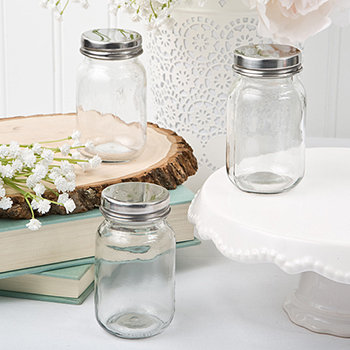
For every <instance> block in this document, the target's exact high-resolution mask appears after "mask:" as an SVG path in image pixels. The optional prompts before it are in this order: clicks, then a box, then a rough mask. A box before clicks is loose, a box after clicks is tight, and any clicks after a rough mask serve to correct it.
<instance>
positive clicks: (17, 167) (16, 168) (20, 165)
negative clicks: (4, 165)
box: [12, 158, 23, 172]
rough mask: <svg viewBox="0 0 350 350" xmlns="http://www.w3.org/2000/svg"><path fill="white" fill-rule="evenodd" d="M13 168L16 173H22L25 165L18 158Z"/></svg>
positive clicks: (13, 163)
mask: <svg viewBox="0 0 350 350" xmlns="http://www.w3.org/2000/svg"><path fill="white" fill-rule="evenodd" d="M12 168H13V170H14V171H15V172H16V171H21V170H22V169H23V163H22V162H21V161H20V160H19V159H18V158H17V159H15V160H14V161H13V162H12Z"/></svg>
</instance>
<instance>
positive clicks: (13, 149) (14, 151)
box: [8, 141, 20, 158]
mask: <svg viewBox="0 0 350 350" xmlns="http://www.w3.org/2000/svg"><path fill="white" fill-rule="evenodd" d="M8 151H9V154H8V155H9V156H10V157H12V158H16V157H18V156H19V154H20V147H19V144H18V142H15V141H12V142H11V143H10V146H9V147H8Z"/></svg>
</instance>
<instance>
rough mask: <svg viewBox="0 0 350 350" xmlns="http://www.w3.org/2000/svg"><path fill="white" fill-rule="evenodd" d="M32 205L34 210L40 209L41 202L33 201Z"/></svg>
mask: <svg viewBox="0 0 350 350" xmlns="http://www.w3.org/2000/svg"><path fill="white" fill-rule="evenodd" d="M30 205H31V206H32V208H33V209H34V210H36V209H38V208H39V202H38V201H37V200H36V199H32V201H31V202H30Z"/></svg>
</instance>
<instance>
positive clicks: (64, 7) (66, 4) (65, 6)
mask: <svg viewBox="0 0 350 350" xmlns="http://www.w3.org/2000/svg"><path fill="white" fill-rule="evenodd" d="M68 4H69V0H67V1H66V3H65V5H64V6H63V9H62V11H61V12H60V15H61V16H62V15H63V12H64V10H65V9H66V8H67V6H68Z"/></svg>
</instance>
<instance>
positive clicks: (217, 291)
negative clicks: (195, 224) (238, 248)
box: [0, 241, 350, 350]
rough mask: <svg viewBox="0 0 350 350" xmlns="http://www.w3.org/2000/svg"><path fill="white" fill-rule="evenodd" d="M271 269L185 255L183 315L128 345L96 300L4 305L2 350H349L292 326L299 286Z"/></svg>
mask: <svg viewBox="0 0 350 350" xmlns="http://www.w3.org/2000/svg"><path fill="white" fill-rule="evenodd" d="M297 279H298V276H297V275H294V276H290V275H287V274H285V273H283V272H282V271H280V270H279V269H278V268H277V267H274V266H273V265H268V264H259V265H249V264H239V263H236V262H234V261H231V260H229V259H226V258H224V257H223V256H222V255H221V254H220V253H218V252H217V250H216V249H215V247H214V246H213V245H212V243H211V242H207V241H205V242H203V243H202V244H201V245H199V246H196V247H190V248H184V249H182V250H179V251H178V254H177V273H176V312H175V318H174V320H173V322H172V324H171V325H170V326H169V328H168V329H166V330H165V331H164V333H162V334H160V335H158V336H155V337H153V338H149V339H143V340H124V339H119V338H117V337H114V336H112V335H110V334H108V333H107V332H105V331H104V330H103V329H102V328H101V327H100V326H99V325H98V324H97V322H96V321H95V316H94V305H93V296H92V295H90V297H89V298H88V299H87V300H86V301H85V303H84V304H83V305H80V306H75V305H65V304H55V303H48V302H37V301H30V300H21V299H11V298H0V310H1V316H0V348H1V349H4V350H17V349H21V350H23V349H25V350H30V349H33V350H34V349H35V350H39V349H45V350H47V349H50V350H54V349H57V350H58V349H59V350H62V349H74V350H76V349H84V350H89V349H93V350H96V349H104V350H105V349H122V350H128V349H135V350H136V349H143V350H144V349H151V350H158V349H159V350H164V349H167V350H180V349H181V350H185V349H200V350H205V349H208V350H209V349H213V350H214V349H220V350H224V349H230V350H231V349H244V350H265V349H266V350H274V349H276V350H277V349H278V350H281V349H283V350H296V349H302V350H309V349H318V350H330V349H332V350H338V349H339V350H340V349H342V350H345V349H349V348H350V339H342V338H336V337H332V336H326V335H320V334H316V333H311V332H309V331H307V330H305V329H304V328H301V327H298V326H296V325H294V324H293V323H291V322H290V321H289V319H288V317H287V315H286V314H285V313H284V311H283V310H282V303H283V301H284V299H285V297H286V295H288V293H290V292H291V291H292V290H293V288H294V287H295V286H296V284H297Z"/></svg>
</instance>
